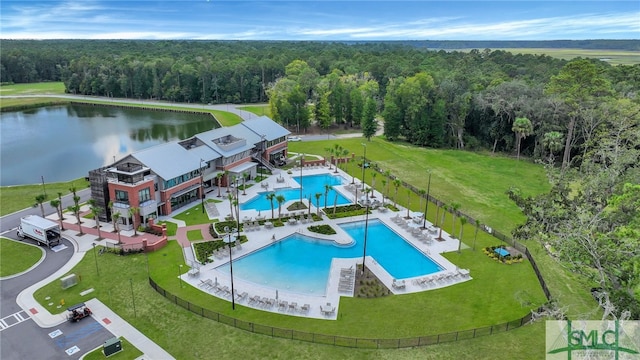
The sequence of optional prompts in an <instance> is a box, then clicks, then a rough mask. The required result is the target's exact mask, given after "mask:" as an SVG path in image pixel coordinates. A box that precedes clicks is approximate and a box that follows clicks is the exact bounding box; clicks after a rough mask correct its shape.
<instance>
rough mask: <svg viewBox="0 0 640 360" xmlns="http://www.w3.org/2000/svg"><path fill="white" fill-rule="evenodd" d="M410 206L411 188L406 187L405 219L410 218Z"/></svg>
mask: <svg viewBox="0 0 640 360" xmlns="http://www.w3.org/2000/svg"><path fill="white" fill-rule="evenodd" d="M410 207H411V189H407V219H410V218H411V216H410V215H409V208H410Z"/></svg>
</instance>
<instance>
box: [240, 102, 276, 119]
mask: <svg viewBox="0 0 640 360" xmlns="http://www.w3.org/2000/svg"><path fill="white" fill-rule="evenodd" d="M238 109H240V110H244V111H249V112H252V113H254V114H256V115H258V116H263V115H264V116H268V117H269V118H271V109H270V108H269V104H261V105H247V106H238Z"/></svg>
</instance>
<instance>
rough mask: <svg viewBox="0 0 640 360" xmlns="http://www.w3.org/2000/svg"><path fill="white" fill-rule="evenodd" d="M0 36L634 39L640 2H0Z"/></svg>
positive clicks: (638, 31) (639, 23)
mask: <svg viewBox="0 0 640 360" xmlns="http://www.w3.org/2000/svg"><path fill="white" fill-rule="evenodd" d="M0 39H147V40H159V39H165V40H173V39H194V40H328V41H331V40H351V41H359V40H560V39H568V40H583V39H640V1H638V0H633V1H608V0H592V1H578V0H572V1H569V0H556V1H518V0H512V1H455V0H452V1H430V0H414V1H377V0H368V1H366V0H351V1H325V0H315V1H313V0H298V1H284V0H283V1H280V0H275V1H274V0H257V1H242V0H174V1H168V0H156V1H153V0H146V1H135V0H134V1H122V0H96V1H94V0H67V1H58V0H45V1H41V0H20V1H13V0H1V1H0Z"/></svg>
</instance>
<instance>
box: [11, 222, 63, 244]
mask: <svg viewBox="0 0 640 360" xmlns="http://www.w3.org/2000/svg"><path fill="white" fill-rule="evenodd" d="M18 237H19V238H21V239H24V238H25V237H28V238H31V239H34V240H36V241H37V242H38V243H40V244H41V245H46V246H49V247H52V246H56V245H58V244H59V243H60V226H59V225H58V224H57V223H56V222H54V221H51V220H48V219H45V218H43V217H40V216H37V215H27V216H25V217H23V218H22V219H20V226H18Z"/></svg>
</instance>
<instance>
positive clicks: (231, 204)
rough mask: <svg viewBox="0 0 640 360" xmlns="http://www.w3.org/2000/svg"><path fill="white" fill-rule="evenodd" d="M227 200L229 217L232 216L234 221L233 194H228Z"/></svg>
mask: <svg viewBox="0 0 640 360" xmlns="http://www.w3.org/2000/svg"><path fill="white" fill-rule="evenodd" d="M227 200H229V215H230V216H231V220H233V219H234V216H233V194H232V193H228V194H227Z"/></svg>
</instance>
